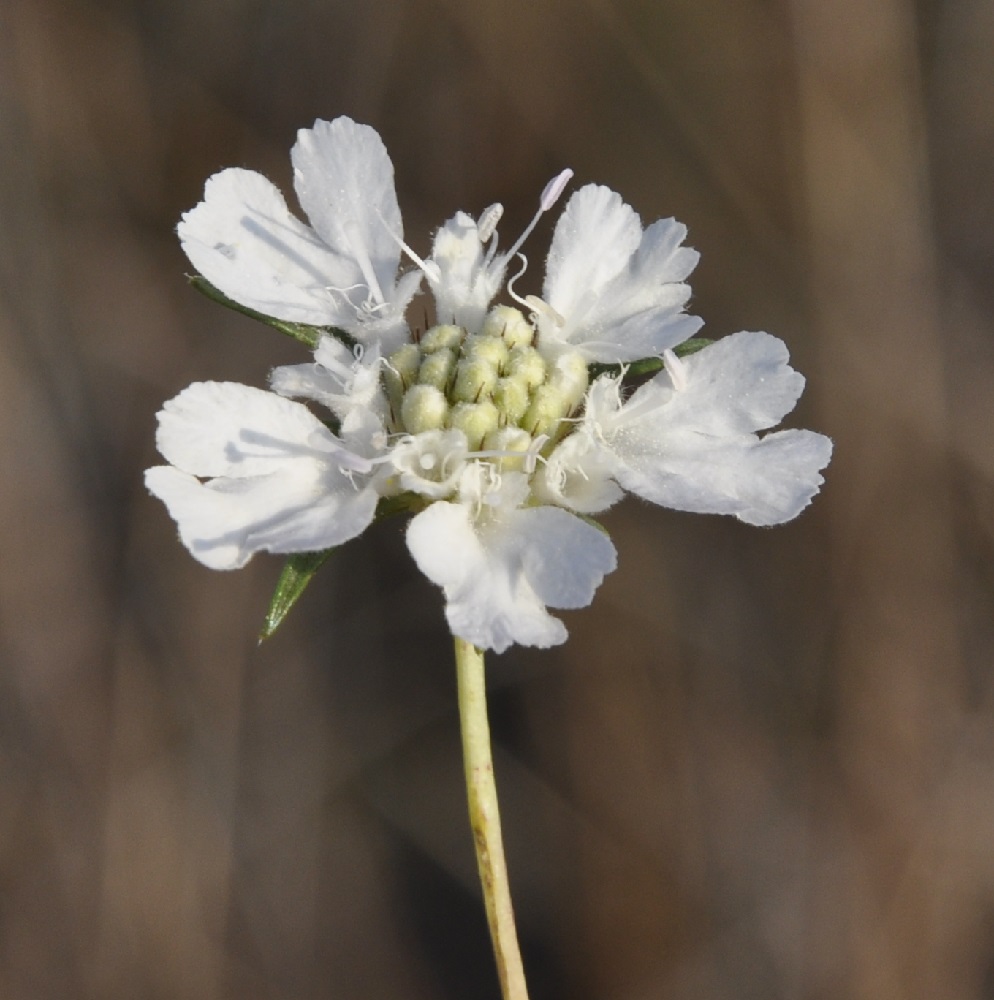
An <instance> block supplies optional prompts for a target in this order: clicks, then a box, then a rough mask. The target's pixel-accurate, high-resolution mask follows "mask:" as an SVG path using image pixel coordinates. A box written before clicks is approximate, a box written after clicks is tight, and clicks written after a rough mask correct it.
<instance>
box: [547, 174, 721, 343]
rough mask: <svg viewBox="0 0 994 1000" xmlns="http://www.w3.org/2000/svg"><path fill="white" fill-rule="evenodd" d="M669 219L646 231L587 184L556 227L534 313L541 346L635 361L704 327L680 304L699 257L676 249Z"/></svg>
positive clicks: (610, 195) (604, 191)
mask: <svg viewBox="0 0 994 1000" xmlns="http://www.w3.org/2000/svg"><path fill="white" fill-rule="evenodd" d="M686 235H687V230H686V228H685V227H684V226H682V225H680V224H679V223H678V222H675V221H674V220H673V219H663V220H661V221H659V222H655V223H653V224H652V225H651V226H649V228H648V229H646V231H645V232H644V233H643V232H642V226H641V223H640V221H639V217H638V216H637V215H636V214H635V212H634V211H633V210H632V209H631V208H630V207H629V206H628V205H626V204H625V203H624V202H623V201H622V199H621V197H620V195H618V194H616V193H615V192H613V191H611V190H610V189H609V188H605V187H600V186H597V185H588V186H587V187H584V188H581V189H580V190H579V191H578V192H577V193H576V194H575V195H573V197H572V198H571V199H570V201H569V204H568V205H567V206H566V211H565V212H564V213H563V215H562V218H560V220H559V223H558V225H557V226H556V233H555V236H554V237H553V241H552V250H551V251H550V253H549V261H548V265H547V273H546V281H545V286H544V292H543V296H544V300H545V302H546V303H547V304H548V305H549V306H551V307H552V311H551V312H549V313H544V312H541V311H540V312H539V314H538V317H539V324H540V329H541V333H542V338H543V343H544V345H545V348H546V350H551V351H554V350H555V349H556V348H557V347H559V348H566V347H571V348H574V349H576V350H579V351H581V352H582V353H583V354H584V356H585V357H586V358H587V359H588V360H590V361H603V362H617V361H634V360H636V359H638V358H643V357H649V356H652V355H658V354H661V353H662V352H663V351H664V350H666V349H667V348H671V347H674V346H675V345H677V344H679V343H681V342H683V341H684V340H686V339H687V338H688V337H691V336H693V335H694V334H695V333H696V332H697V331H698V330H699V329H700V328H701V326H702V325H703V324H702V321H701V320H700V319H698V318H697V317H696V316H688V315H686V314H685V313H684V312H683V307H684V306H685V305H686V303H687V301H688V299H689V298H690V286H689V285H687V284H685V283H684V279H685V278H686V277H687V276H688V275H689V274H690V272H691V271H692V270H693V269H694V267H695V266H696V264H697V261H698V258H699V254H698V253H697V252H696V251H695V250H691V249H689V248H687V247H683V246H681V244H682V242H683V240H684V239H685V238H686Z"/></svg>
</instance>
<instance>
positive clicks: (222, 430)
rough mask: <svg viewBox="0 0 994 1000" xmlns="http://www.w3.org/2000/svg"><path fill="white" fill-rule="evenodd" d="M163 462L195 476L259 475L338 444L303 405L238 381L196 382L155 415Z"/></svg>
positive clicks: (323, 452)
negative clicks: (291, 459)
mask: <svg viewBox="0 0 994 1000" xmlns="http://www.w3.org/2000/svg"><path fill="white" fill-rule="evenodd" d="M158 419H159V429H158V432H157V434H156V445H157V447H158V449H159V451H160V453H161V454H162V456H163V458H165V459H166V461H168V462H170V463H171V464H173V465H175V466H176V467H177V468H179V469H182V470H183V471H184V472H188V473H191V474H192V475H194V476H202V477H204V476H211V477H213V476H229V477H233V478H242V477H247V476H259V475H265V474H267V473H270V472H273V471H274V470H276V469H279V468H281V467H282V466H283V464H284V463H285V462H286V461H287V460H288V458H292V457H295V456H312V457H323V458H324V459H327V457H328V456H329V455H331V454H334V453H335V452H336V451H338V450H339V449H340V447H341V446H340V444H339V442H338V441H337V440H336V438H335V437H334V435H333V434H332V433H331V431H329V430H328V428H327V427H325V426H324V424H322V423H321V421H320V420H318V418H317V417H315V416H314V414H313V413H311V412H310V410H308V409H307V407H306V406H303V405H301V404H300V403H294V402H293V401H291V400H289V399H283V398H282V397H281V396H277V395H275V394H274V393H271V392H266V391H265V390H263V389H255V388H253V387H251V386H247V385H240V384H239V383H237V382H195V383H194V384H193V385H191V386H189V387H188V388H186V389H184V390H183V391H182V392H181V393H180V394H179V395H178V396H176V397H175V398H174V399H171V400H169V402H167V403H166V404H165V405H164V406H163V408H162V409H161V410H160V411H159V414H158Z"/></svg>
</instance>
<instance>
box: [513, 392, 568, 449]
mask: <svg viewBox="0 0 994 1000" xmlns="http://www.w3.org/2000/svg"><path fill="white" fill-rule="evenodd" d="M569 411H570V406H569V403H568V402H567V401H566V396H565V395H564V394H563V392H562V390H560V389H557V388H556V387H555V386H554V385H540V386H539V387H538V388H537V389H536V390H535V394H534V395H533V396H532V401H531V403H530V404H529V406H528V410H527V411H526V412H525V415H524V418H523V419H522V421H521V426H522V427H524V429H525V430H526V431H528V432H529V433H530V434H532V435H534V436H535V437H538V436H539V435H540V434H548V435H549V436H550V437H552V435H554V434H555V432H556V425H557V424H558V423H559V421H560V420H561V419H562V418H563V417H565V416H566V414H567V413H569Z"/></svg>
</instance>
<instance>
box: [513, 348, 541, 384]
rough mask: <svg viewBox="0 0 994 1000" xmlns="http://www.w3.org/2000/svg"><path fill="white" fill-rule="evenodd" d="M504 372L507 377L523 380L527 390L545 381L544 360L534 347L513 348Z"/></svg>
mask: <svg viewBox="0 0 994 1000" xmlns="http://www.w3.org/2000/svg"><path fill="white" fill-rule="evenodd" d="M504 370H505V371H506V372H507V374H508V375H512V376H515V377H520V378H523V379H524V380H525V384H526V385H527V386H528V388H529V389H534V388H535V387H536V386H539V385H541V384H542V383H543V382H544V381H545V371H546V369H545V360H544V359H543V358H542V355H541V354H539V353H538V351H536V350H535V348H534V347H515V348H514V349H513V350H512V351H511V353H510V354H509V355H508V358H507V365H506V366H505V369H504Z"/></svg>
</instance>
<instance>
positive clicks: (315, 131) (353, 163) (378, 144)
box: [291, 118, 404, 301]
mask: <svg viewBox="0 0 994 1000" xmlns="http://www.w3.org/2000/svg"><path fill="white" fill-rule="evenodd" d="M291 159H292V161H293V168H294V187H295V188H296V191H297V197H298V199H299V200H300V204H301V206H302V207H303V209H304V211H305V212H306V213H307V216H308V218H309V219H310V221H311V225H312V226H313V227H314V228H315V230H316V231H317V232H318V233H319V234H320V236H321V238H322V239H323V240H324V241H325V243H327V244H328V245H329V246H330V247H331V248H332V249H333V250H334V251H336V252H337V253H340V254H342V255H343V256H345V257H348V258H350V259H351V260H354V261H356V262H357V264H359V265H360V268H362V266H363V261H364V259H365V260H368V261H369V262H370V264H371V266H372V270H373V272H374V273H375V276H376V281H377V283H378V285H379V290H380V292H381V293H382V301H388V300H389V299H390V297H391V293H392V291H393V287H394V282H395V280H396V274H397V264H398V262H399V260H400V246H399V244H398V242H397V240H403V238H404V227H403V224H402V222H401V217H400V208H399V206H398V204H397V194H396V192H395V190H394V176H393V164H392V163H391V162H390V156H389V154H388V153H387V151H386V147H385V146H384V145H383V141H382V140H381V139H380V137H379V134H378V133H377V131H376V129H374V128H370V126H368V125H358V124H357V123H356V122H354V121H352V120H351V119H350V118H336V119H335V120H334V121H333V122H326V121H317V122H315V123H314V128H312V129H301V130H300V131H299V132H298V133H297V142H296V144H295V145H294V147H293V151H292V152H291ZM391 234H393V235H391ZM367 277H368V276H367ZM367 284H368V281H367Z"/></svg>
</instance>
